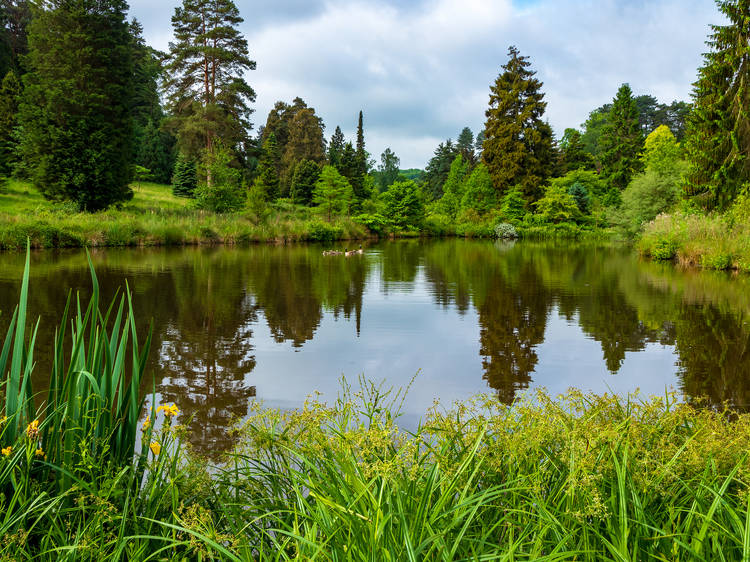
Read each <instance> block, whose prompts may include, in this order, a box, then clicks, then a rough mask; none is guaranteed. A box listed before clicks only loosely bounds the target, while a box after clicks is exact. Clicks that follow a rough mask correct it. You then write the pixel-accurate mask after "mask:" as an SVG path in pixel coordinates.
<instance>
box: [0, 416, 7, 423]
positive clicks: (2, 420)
mask: <svg viewBox="0 0 750 562" xmlns="http://www.w3.org/2000/svg"><path fill="white" fill-rule="evenodd" d="M7 421H8V416H3V419H1V420H0V423H5V422H7Z"/></svg>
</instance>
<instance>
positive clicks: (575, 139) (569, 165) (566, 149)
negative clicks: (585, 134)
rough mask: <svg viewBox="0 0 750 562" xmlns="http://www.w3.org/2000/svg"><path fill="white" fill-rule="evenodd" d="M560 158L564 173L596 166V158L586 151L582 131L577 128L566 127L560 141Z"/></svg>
mask: <svg viewBox="0 0 750 562" xmlns="http://www.w3.org/2000/svg"><path fill="white" fill-rule="evenodd" d="M560 158H561V168H562V170H561V171H562V173H563V174H566V173H568V172H571V171H573V170H578V169H580V168H583V169H584V170H591V169H593V168H594V158H593V157H592V156H591V154H589V153H588V152H586V149H585V147H584V145H583V140H582V138H581V133H580V132H579V131H578V130H576V129H565V134H564V135H563V138H562V140H561V141H560Z"/></svg>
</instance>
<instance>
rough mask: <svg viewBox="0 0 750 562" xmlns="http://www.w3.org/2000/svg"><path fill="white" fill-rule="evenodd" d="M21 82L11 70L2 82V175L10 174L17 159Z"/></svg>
mask: <svg viewBox="0 0 750 562" xmlns="http://www.w3.org/2000/svg"><path fill="white" fill-rule="evenodd" d="M20 98H21V82H20V81H19V80H18V76H17V75H16V73H15V71H13V70H11V71H9V72H8V74H6V75H5V78H3V81H2V84H0V176H9V175H10V174H11V172H12V171H13V166H14V164H15V161H16V157H15V146H16V143H15V139H14V137H13V135H14V133H13V131H14V129H15V128H16V125H17V121H18V104H19V101H20Z"/></svg>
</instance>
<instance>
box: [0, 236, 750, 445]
mask: <svg viewBox="0 0 750 562" xmlns="http://www.w3.org/2000/svg"><path fill="white" fill-rule="evenodd" d="M321 250H322V248H320V247H318V246H301V245H297V246H291V247H277V246H257V247H251V248H245V249H231V248H213V249H205V248H203V249H179V250H122V251H117V250H106V251H105V250H99V251H94V252H93V253H92V257H93V260H94V263H95V266H96V269H97V274H98V276H99V279H100V282H101V286H102V291H103V296H104V298H105V299H108V298H111V296H112V295H114V293H115V290H116V288H118V287H124V282H125V279H127V280H129V282H130V286H131V288H132V290H133V292H134V297H135V298H134V306H135V314H136V317H137V318H138V319H139V323H140V325H139V330H140V333H141V335H142V336H144V335H145V333H146V329H147V328H148V322H149V321H152V322H153V334H154V335H153V342H154V343H153V348H152V349H153V352H152V354H151V362H150V365H149V368H150V370H151V371H152V372H153V373H154V375H155V385H156V391H157V393H158V394H159V396H160V398H161V400H163V401H164V402H170V403H171V402H174V403H176V404H178V405H179V407H180V410H181V411H182V415H183V418H182V420H183V421H186V420H190V421H189V430H190V431H189V435H190V439H191V441H193V443H194V444H195V445H196V446H199V447H201V448H203V449H204V450H212V451H213V450H220V449H222V448H224V447H226V446H227V445H228V443H229V441H228V437H227V431H226V429H227V427H228V426H229V425H230V424H231V423H232V420H233V419H236V418H242V417H244V416H246V415H247V413H248V410H249V402H250V400H251V399H252V398H253V397H254V396H255V394H256V380H255V379H256V377H257V372H258V369H259V363H260V362H261V361H262V359H261V358H260V355H259V352H258V345H259V344H258V342H259V337H260V336H259V334H261V333H266V329H267V331H268V333H269V334H270V336H269V337H270V342H271V345H276V346H283V345H287V346H291V348H292V350H294V351H302V350H303V349H305V350H306V349H307V347H308V346H311V345H312V342H313V341H315V340H318V339H320V338H328V337H334V336H332V335H331V334H332V333H333V332H331V331H330V329H328V331H326V332H323V330H324V325H325V320H326V318H327V317H328V318H330V319H331V321H332V322H335V321H336V320H338V319H341V318H343V319H346V320H347V321H348V322H351V328H349V327H348V326H346V328H347V329H348V332H347V333H346V334H345V335H344V336H341V335H340V334H341V332H336V333H337V334H339V335H337V336H335V337H340V338H344V339H342V340H341V341H340V342H338V341H337V342H335V343H336V345H335V346H333V347H332V349H334V351H333V352H330V353H329V352H326V354H325V355H324V356H323V360H324V361H325V364H324V368H325V369H328V370H330V372H331V373H333V374H334V375H335V374H337V373H340V372H341V371H342V366H343V365H344V364H347V365H350V366H352V367H351V368H352V369H354V371H355V372H352V373H350V374H356V372H362V371H365V365H366V364H368V362H379V363H378V364H381V365H385V366H386V368H390V366H391V365H397V364H400V363H399V361H401V360H402V359H403V357H404V356H405V355H407V354H408V355H410V356H411V357H412V358H413V357H414V356H415V355H420V354H421V355H420V356H422V357H424V358H425V359H426V358H428V357H429V358H431V359H432V358H436V359H435V361H434V365H435V366H433V367H432V368H433V370H435V369H437V370H439V369H440V368H441V359H440V358H441V357H448V356H449V355H450V354H452V353H454V352H456V351H458V350H459V347H461V346H463V348H462V349H465V348H466V343H464V342H466V338H465V337H458V336H463V335H465V334H455V335H456V336H457V337H456V338H454V339H455V345H456V346H457V347H456V348H455V349H447V348H446V347H445V346H444V347H442V348H440V347H439V344H434V342H433V341H431V338H432V339H435V340H436V341H437V339H436V338H435V334H436V333H437V332H436V330H440V329H441V325H440V322H441V321H445V319H446V318H463V319H464V320H466V321H468V322H472V323H473V324H466V323H464V324H460V323H459V324H455V323H453V324H451V326H462V327H463V328H462V329H465V330H469V329H475V330H476V336H475V337H474V344H475V346H476V347H475V348H474V349H476V350H477V351H478V354H479V356H477V355H476V353H477V351H473V352H472V353H473V354H474V357H475V358H476V362H475V363H473V364H469V363H466V365H465V368H466V374H465V377H467V378H466V379H465V380H466V384H469V383H471V382H472V381H476V380H480V378H481V377H483V378H484V380H485V381H486V384H487V385H488V386H489V387H490V388H491V389H493V391H494V392H496V394H497V396H498V398H499V399H500V400H502V401H503V402H506V403H510V402H512V401H513V400H514V399H515V397H516V396H517V393H518V392H519V391H520V390H523V389H525V388H527V387H529V386H530V385H532V384H534V383H535V382H538V380H537V379H538V377H539V376H540V373H538V372H537V371H538V369H539V368H540V365H541V363H540V356H541V355H540V353H541V350H542V349H544V346H545V345H549V344H548V341H549V330H550V326H551V321H552V320H554V319H555V318H556V317H559V318H560V319H563V320H564V321H565V322H567V324H568V325H569V326H571V327H572V328H571V329H575V330H579V331H580V332H582V334H583V337H585V338H588V339H589V340H593V341H595V342H597V345H598V349H599V353H600V355H599V356H598V359H596V360H597V361H600V365H601V366H603V367H605V371H609V372H610V373H612V374H617V373H620V372H621V371H622V368H623V365H625V364H626V363H627V358H628V354H638V353H644V352H646V351H647V350H648V346H649V345H651V344H654V345H662V346H669V347H670V349H673V350H674V352H675V354H676V355H677V356H678V360H677V365H676V366H674V372H675V373H676V374H677V376H678V379H677V383H678V385H679V388H680V389H681V390H682V391H683V392H684V393H685V394H686V395H687V396H688V397H696V396H706V397H708V400H709V403H710V404H712V405H716V406H719V405H721V404H723V403H725V402H726V403H728V404H729V405H731V406H734V407H738V408H741V409H747V407H748V405H750V377H748V376H747V373H748V372H749V367H750V326H749V324H748V318H749V317H750V276H734V277H731V276H728V275H724V274H719V273H711V272H684V271H679V270H677V269H676V268H675V267H673V266H672V265H662V264H655V263H648V262H643V261H639V260H638V259H637V258H636V257H635V256H634V255H633V253H632V252H631V251H629V250H628V249H624V248H616V247H605V246H595V245H580V244H551V243H517V244H503V243H492V242H471V241H464V240H442V241H431V242H425V241H420V240H405V241H397V242H384V243H380V244H378V245H376V246H373V247H371V248H368V251H367V252H366V253H365V255H363V256H355V257H353V258H344V257H324V256H322V255H321ZM33 261H34V263H33V266H32V271H31V274H32V282H31V294H30V311H31V314H33V315H40V316H41V317H42V320H41V322H40V325H39V335H38V338H37V340H38V341H39V342H41V343H40V347H39V350H38V352H37V357H38V364H37V367H36V371H35V379H36V380H35V388H36V389H39V390H41V389H43V388H44V386H45V381H46V379H45V377H46V376H47V373H49V370H50V366H49V357H48V355H47V353H46V352H45V349H48V348H45V345H48V344H46V343H45V342H51V341H52V339H53V336H54V330H55V328H56V324H57V322H58V321H59V318H60V316H61V314H62V309H63V308H64V304H65V296H66V292H65V291H64V288H67V287H70V288H72V289H73V290H80V291H82V296H83V297H84V298H85V296H86V294H87V292H88V290H89V286H90V282H89V275H88V270H87V265H86V258H85V255H84V254H82V253H80V252H59V253H53V252H44V253H36V254H34V256H33ZM22 269H23V256H21V255H17V254H2V255H0V310H2V311H3V315H2V316H0V333H2V329H3V326H4V325H5V323H7V318H8V317H9V316H10V314H9V312H10V311H12V310H13V307H14V306H15V303H16V300H17V298H18V284H19V279H20V277H21V272H22ZM394 297H398V299H395V300H394ZM425 298H426V299H427V300H426V301H425V302H424V305H423V306H421V308H420V307H415V308H413V309H409V314H413V315H414V316H404V315H401V316H399V317H398V318H396V316H398V315H394V313H395V312H399V311H400V309H399V308H393V306H396V305H395V304H393V303H412V302H423V301H424V299H425ZM385 302H390V303H392V304H391V305H390V306H391V308H389V307H386V306H383V303H385ZM368 306H369V308H368ZM398 306H404V305H403V304H401V305H398ZM368 314H369V317H368ZM378 315H379V316H378ZM389 315H390V316H389ZM446 315H448V316H446ZM555 315H557V316H555ZM374 316H377V318H374ZM404 318H407V319H411V320H412V321H413V322H414V326H413V327H412V326H404V325H399V324H398V323H399V322H403V321H404ZM441 319H442V320H441ZM392 334H397V336H392ZM263 337H266V336H263ZM476 338H478V341H477V339H476ZM441 341H443V340H441ZM316 343H318V342H316ZM264 345H269V344H264ZM435 345H438V347H435ZM388 346H391V347H388ZM368 353H369V355H368ZM399 354H400V355H399ZM462 357H463V356H462ZM442 368H445V369H447V368H448V367H447V366H445V367H442ZM553 368H554V366H553ZM367 374H368V375H369V376H372V377H375V378H382V377H383V376H391V375H393V374H394V373H392V372H383V373H381V372H371V373H367ZM412 374H413V371H412V372H410V373H396V375H397V376H401V377H402V379H403V380H408V377H410V376H411V375H412ZM288 375H289V373H285V372H279V373H277V374H275V376H276V377H277V378H279V379H282V380H283V379H284V377H285V376H288ZM439 375H440V376H441V377H443V378H442V379H440V380H449V379H450V377H451V376H453V377H454V378H455V377H456V375H455V374H452V373H439ZM544 376H545V377H550V376H554V373H552V374H550V373H545V374H544ZM402 379H398V380H395V381H393V382H394V383H395V384H400V382H399V381H400V380H402ZM462 380H463V379H461V380H457V381H456V384H458V385H460V384H463V383H462ZM306 384H309V389H308V392H309V391H312V390H313V389H314V388H316V386H317V383H316V381H315V380H313V379H310V380H307V381H306ZM472 384H473V383H472ZM151 388H152V386H151V381H148V383H147V385H146V387H144V392H150V390H151ZM472 388H473V387H472ZM440 391H441V388H438V387H436V388H435V389H434V392H435V393H436V394H439V393H440Z"/></svg>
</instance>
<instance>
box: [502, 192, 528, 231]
mask: <svg viewBox="0 0 750 562" xmlns="http://www.w3.org/2000/svg"><path fill="white" fill-rule="evenodd" d="M500 214H501V215H502V216H503V217H504V218H505V220H509V221H511V222H520V221H522V220H523V218H524V217H525V216H526V200H525V199H524V198H523V193H522V192H521V189H520V188H519V187H517V186H513V187H511V188H510V189H509V190H508V191H506V192H505V195H504V196H503V199H502V201H501V203H500Z"/></svg>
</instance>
